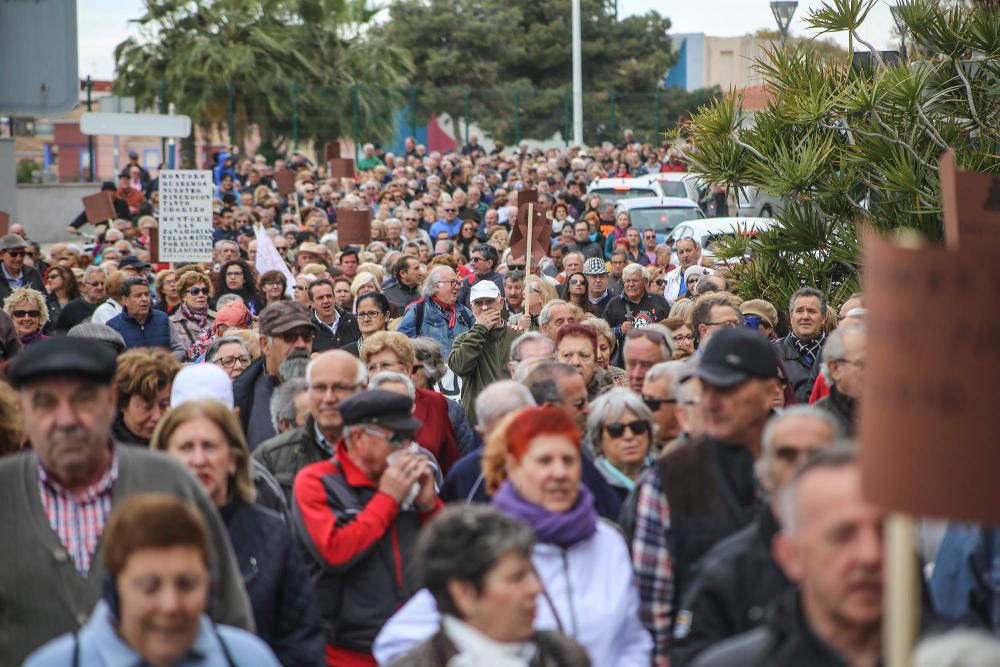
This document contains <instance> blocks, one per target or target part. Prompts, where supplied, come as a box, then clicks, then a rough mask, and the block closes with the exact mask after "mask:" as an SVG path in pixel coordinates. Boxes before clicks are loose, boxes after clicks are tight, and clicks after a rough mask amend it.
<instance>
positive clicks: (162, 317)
mask: <svg viewBox="0 0 1000 667" xmlns="http://www.w3.org/2000/svg"><path fill="white" fill-rule="evenodd" d="M122 294H123V295H124V298H125V300H124V306H125V309H124V310H123V311H122V312H121V313H119V314H118V315H116V316H114V317H112V318H111V319H110V320H108V326H109V327H111V328H112V329H114V330H115V331H117V332H118V333H120V334H121V336H122V338H123V339H125V349H129V350H130V349H132V348H136V347H162V348H165V349H168V350H170V351H171V352H172V353H173V355H174V356H175V357H177V359H179V360H183V359H184V343H183V342H182V341H181V338H180V334H179V333H178V332H177V329H175V328H174V327H173V326H171V324H170V318H169V317H168V316H167V314H166V313H165V312H163V311H162V310H154V309H153V307H152V302H151V301H150V296H149V283H148V282H146V279H145V278H140V277H135V278H129V279H128V280H126V281H125V284H124V285H123V286H122Z"/></svg>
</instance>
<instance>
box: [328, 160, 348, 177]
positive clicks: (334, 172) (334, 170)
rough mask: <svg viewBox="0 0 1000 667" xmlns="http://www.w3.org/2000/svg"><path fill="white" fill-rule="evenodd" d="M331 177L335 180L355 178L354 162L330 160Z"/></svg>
mask: <svg viewBox="0 0 1000 667" xmlns="http://www.w3.org/2000/svg"><path fill="white" fill-rule="evenodd" d="M330 175H331V176H333V177H334V178H354V160H350V159H348V158H341V157H338V158H333V159H332V160H330Z"/></svg>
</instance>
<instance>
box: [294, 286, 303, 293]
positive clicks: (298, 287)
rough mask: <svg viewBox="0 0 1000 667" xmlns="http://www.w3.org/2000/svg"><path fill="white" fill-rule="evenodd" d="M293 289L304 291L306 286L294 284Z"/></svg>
mask: <svg viewBox="0 0 1000 667" xmlns="http://www.w3.org/2000/svg"><path fill="white" fill-rule="evenodd" d="M293 289H294V290H295V291H296V292H305V291H306V288H305V287H303V286H302V285H296V286H295V287H294V288H293Z"/></svg>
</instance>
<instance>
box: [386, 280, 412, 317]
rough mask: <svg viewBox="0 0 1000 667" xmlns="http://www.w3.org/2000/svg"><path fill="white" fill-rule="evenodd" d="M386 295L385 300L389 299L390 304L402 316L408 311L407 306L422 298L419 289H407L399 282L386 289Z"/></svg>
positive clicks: (394, 282)
mask: <svg viewBox="0 0 1000 667" xmlns="http://www.w3.org/2000/svg"><path fill="white" fill-rule="evenodd" d="M384 294H385V298H387V299H389V303H391V304H392V305H393V307H395V308H396V310H397V311H399V313H400V314H402V312H403V311H404V310H406V307H407V306H409V305H410V304H411V303H413V302H414V301H416V300H417V299H419V298H420V290H419V289H417V288H416V287H407V286H406V285H404V284H403V283H401V282H399V281H398V280H396V281H393V283H392V285H390V286H389V287H386V288H385V291H384Z"/></svg>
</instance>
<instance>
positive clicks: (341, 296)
mask: <svg viewBox="0 0 1000 667" xmlns="http://www.w3.org/2000/svg"><path fill="white" fill-rule="evenodd" d="M352 284H353V283H352V282H351V279H350V278H348V277H347V276H337V277H336V278H334V279H333V300H334V304H335V305H336V306H337V308H340V309H341V310H346V311H347V312H351V310H352V308H351V304H352V303H354V294H353V293H352V292H351V285H352ZM308 295H309V288H308V287H306V297H307V301H306V303H307V305H308V303H309V301H308Z"/></svg>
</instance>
